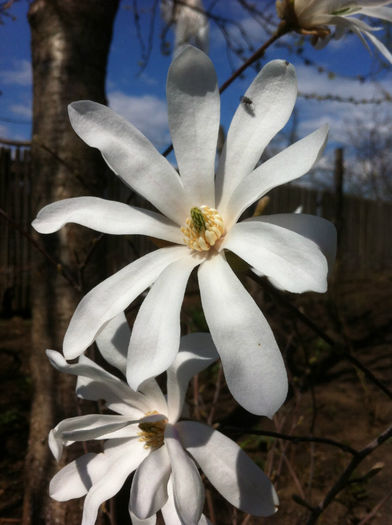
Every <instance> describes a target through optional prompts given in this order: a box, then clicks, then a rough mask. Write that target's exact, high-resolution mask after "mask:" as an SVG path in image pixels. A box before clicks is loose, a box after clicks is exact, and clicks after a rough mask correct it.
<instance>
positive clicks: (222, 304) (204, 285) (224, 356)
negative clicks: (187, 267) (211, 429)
mask: <svg viewBox="0 0 392 525" xmlns="http://www.w3.org/2000/svg"><path fill="white" fill-rule="evenodd" d="M198 276H199V286H200V296H201V302H202V305H203V310H204V314H205V317H206V321H207V324H208V326H209V328H210V332H211V336H212V339H213V340H214V343H215V345H216V348H217V350H218V353H219V355H220V358H221V360H222V365H223V371H224V374H225V377H226V382H227V386H228V388H229V390H230V392H231V394H232V395H233V397H234V399H235V400H236V401H237V402H238V403H239V404H240V405H242V406H243V407H244V408H245V409H246V410H248V411H249V412H252V413H253V414H257V415H265V416H268V417H272V416H273V414H274V413H275V412H276V411H277V410H278V409H279V408H280V406H281V405H282V403H283V402H284V400H285V399H286V395H287V375H286V370H285V367H284V363H283V359H282V356H281V354H280V352H279V348H278V346H277V344H276V341H275V338H274V336H273V333H272V331H271V328H270V327H269V325H268V323H267V321H266V319H265V318H264V316H263V314H262V313H261V311H260V310H259V308H258V306H257V305H256V303H255V302H254V300H253V299H252V297H251V296H250V295H249V294H248V292H247V291H246V290H245V288H244V287H243V285H242V283H241V282H240V281H239V279H238V278H237V277H236V275H235V274H234V272H233V271H232V270H231V268H230V266H229V265H228V264H227V262H226V261H225V259H224V257H223V256H222V255H218V256H216V257H214V258H212V259H210V260H208V261H206V262H204V263H203V264H202V265H200V268H199V272H198Z"/></svg>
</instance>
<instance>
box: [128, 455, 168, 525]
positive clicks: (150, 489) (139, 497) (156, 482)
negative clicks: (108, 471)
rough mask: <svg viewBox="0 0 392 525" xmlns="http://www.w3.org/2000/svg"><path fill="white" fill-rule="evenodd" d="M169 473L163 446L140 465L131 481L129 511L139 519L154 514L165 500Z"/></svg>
mask: <svg viewBox="0 0 392 525" xmlns="http://www.w3.org/2000/svg"><path fill="white" fill-rule="evenodd" d="M170 473H171V465H170V460H169V455H168V453H167V449H166V447H165V446H162V447H160V448H158V449H157V450H153V451H151V452H150V454H149V455H148V456H147V457H146V459H145V460H144V461H143V463H141V465H140V466H139V467H138V469H137V470H136V472H135V476H134V478H133V481H132V487H131V497H130V500H129V505H130V507H129V508H130V509H132V512H133V513H134V514H135V515H136V516H137V517H139V518H140V519H146V518H148V517H150V516H152V515H153V514H155V513H156V512H157V511H158V510H159V509H160V508H161V507H162V506H163V505H164V504H165V503H166V500H167V482H168V480H169V476H170Z"/></svg>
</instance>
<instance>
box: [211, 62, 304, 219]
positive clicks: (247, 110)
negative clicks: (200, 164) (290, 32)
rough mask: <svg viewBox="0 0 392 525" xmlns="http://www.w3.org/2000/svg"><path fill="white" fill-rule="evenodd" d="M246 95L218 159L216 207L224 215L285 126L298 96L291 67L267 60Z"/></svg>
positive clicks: (283, 63) (293, 71) (294, 75)
mask: <svg viewBox="0 0 392 525" xmlns="http://www.w3.org/2000/svg"><path fill="white" fill-rule="evenodd" d="M245 97H246V99H248V100H250V101H251V104H250V105H249V104H246V103H241V104H240V105H239V107H238V109H237V111H236V113H235V115H234V117H233V120H232V122H231V124H230V129H229V131H228V134H227V139H226V143H225V145H224V148H223V151H222V155H221V158H220V161H219V168H218V173H217V195H216V208H218V209H219V211H220V213H221V214H222V215H223V217H224V216H225V214H226V206H227V202H228V200H229V199H230V197H231V194H232V193H233V191H234V189H235V187H236V186H237V185H238V184H239V183H240V182H241V181H242V180H243V178H244V177H246V176H247V175H248V174H249V173H250V172H251V171H252V170H253V169H254V167H255V166H256V164H257V162H258V161H259V160H260V157H261V155H262V153H263V151H264V148H265V147H266V146H267V144H268V143H269V142H270V140H271V139H272V138H273V137H274V136H275V135H276V133H278V132H279V131H280V130H281V129H282V128H283V127H284V126H285V124H286V122H287V121H288V119H289V117H290V115H291V112H292V111H293V107H294V104H295V100H296V97H297V79H296V74H295V69H294V67H293V66H292V65H291V64H289V63H288V62H286V61H284V60H273V61H272V62H269V63H268V64H267V65H266V66H264V67H263V69H262V70H261V71H260V73H259V74H258V75H257V76H256V78H255V79H254V81H253V82H252V84H251V85H250V86H249V88H248V90H247V91H246V93H245ZM246 99H245V100H246Z"/></svg>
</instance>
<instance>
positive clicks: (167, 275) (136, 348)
mask: <svg viewBox="0 0 392 525" xmlns="http://www.w3.org/2000/svg"><path fill="white" fill-rule="evenodd" d="M199 263H200V258H199V257H198V256H193V255H191V254H190V252H189V250H188V249H187V252H186V256H184V257H183V258H182V259H179V260H177V261H175V262H173V263H172V264H170V265H168V266H167V268H166V269H165V270H164V271H163V272H162V273H161V275H160V276H159V278H158V279H157V280H156V282H155V283H154V285H153V286H152V287H151V290H150V291H149V293H148V295H147V297H146V299H145V300H144V301H143V304H142V306H141V307H140V309H139V313H138V315H137V318H136V321H135V323H134V325H133V330H132V336H131V342H130V345H129V351H128V364H127V380H128V383H129V385H130V386H131V388H133V389H134V390H137V389H138V388H139V386H140V384H141V383H143V381H145V380H146V379H149V378H150V377H155V376H157V375H158V374H160V373H162V372H164V371H165V370H166V369H167V368H168V367H169V366H170V365H171V363H172V362H173V360H174V359H175V357H176V354H177V352H178V349H179V345H180V311H181V305H182V301H183V299H184V293H185V287H186V284H187V282H188V279H189V275H190V273H191V271H192V270H193V268H194V267H195V266H196V265H198V264H199Z"/></svg>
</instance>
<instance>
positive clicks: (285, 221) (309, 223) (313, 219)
mask: <svg viewBox="0 0 392 525" xmlns="http://www.w3.org/2000/svg"><path fill="white" fill-rule="evenodd" d="M252 221H258V222H266V223H269V224H276V225H277V226H281V227H282V228H287V229H288V230H291V231H293V232H296V233H299V234H300V235H303V236H304V237H306V238H308V239H310V240H311V241H314V242H315V243H316V244H317V245H318V247H319V248H320V250H321V251H322V252H323V254H324V255H325V257H326V258H327V261H328V266H329V271H331V269H332V267H333V264H334V262H335V257H336V242H337V238H336V228H335V226H334V224H333V223H332V222H330V221H327V220H326V219H323V218H322V217H317V216H316V215H307V214H306V213H301V212H299V213H294V214H293V213H277V214H274V215H261V216H260V217H254V218H252V219H249V222H252ZM247 222H248V221H247Z"/></svg>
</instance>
